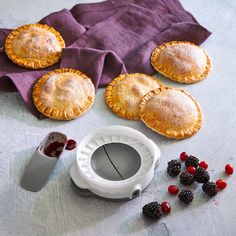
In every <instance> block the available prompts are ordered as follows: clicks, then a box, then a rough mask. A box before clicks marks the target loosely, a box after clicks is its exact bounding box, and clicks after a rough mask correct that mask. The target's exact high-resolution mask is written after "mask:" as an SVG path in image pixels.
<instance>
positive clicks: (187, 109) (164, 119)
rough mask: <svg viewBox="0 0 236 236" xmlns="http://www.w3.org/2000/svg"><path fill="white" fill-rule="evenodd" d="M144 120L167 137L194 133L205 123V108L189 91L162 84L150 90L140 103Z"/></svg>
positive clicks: (140, 112)
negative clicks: (202, 109) (162, 85)
mask: <svg viewBox="0 0 236 236" xmlns="http://www.w3.org/2000/svg"><path fill="white" fill-rule="evenodd" d="M139 114H140V117H141V119H142V121H143V122H144V123H145V124H146V126H148V127H149V128H151V129H152V130H154V131H155V132H158V133H160V134H162V135H164V136H166V137H168V138H175V139H183V138H187V137H190V136H192V135H193V134H194V133H196V132H197V131H198V130H199V129H200V128H201V125H202V116H203V115H202V111H201V107H200V105H199V104H198V102H197V101H196V100H195V99H194V98H193V97H192V96H191V95H190V94H189V93H187V92H186V91H184V90H181V89H177V88H169V87H162V88H159V89H155V90H153V91H151V92H149V93H147V94H146V95H145V96H144V97H143V99H142V101H141V103H140V105H139Z"/></svg>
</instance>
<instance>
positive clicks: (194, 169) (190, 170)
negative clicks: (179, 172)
mask: <svg viewBox="0 0 236 236" xmlns="http://www.w3.org/2000/svg"><path fill="white" fill-rule="evenodd" d="M187 172H188V173H189V174H191V175H194V174H195V172H196V168H195V167H193V166H189V167H188V168H187Z"/></svg>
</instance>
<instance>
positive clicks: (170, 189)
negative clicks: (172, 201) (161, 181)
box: [168, 185, 179, 195]
mask: <svg viewBox="0 0 236 236" xmlns="http://www.w3.org/2000/svg"><path fill="white" fill-rule="evenodd" d="M168 192H169V193H170V194H172V195H176V194H177V193H178V192H179V188H178V187H177V186H175V185H170V186H169V187H168Z"/></svg>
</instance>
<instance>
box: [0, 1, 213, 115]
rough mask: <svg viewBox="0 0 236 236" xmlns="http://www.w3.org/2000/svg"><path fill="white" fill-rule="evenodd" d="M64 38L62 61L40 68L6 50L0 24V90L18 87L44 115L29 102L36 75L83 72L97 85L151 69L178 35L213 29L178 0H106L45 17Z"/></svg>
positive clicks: (194, 38) (196, 35)
mask: <svg viewBox="0 0 236 236" xmlns="http://www.w3.org/2000/svg"><path fill="white" fill-rule="evenodd" d="M40 23H44V24H48V25H50V26H52V27H54V28H55V29H56V30H58V31H59V32H60V33H61V35H62V37H63V38H64V40H65V43H66V48H65V49H63V52H62V59H61V62H60V63H58V64H56V65H53V66H51V67H49V68H46V69H43V70H37V71H35V70H34V71H33V70H29V69H25V68H21V67H19V66H17V65H16V64H14V63H13V62H11V61H10V60H9V59H8V57H7V56H6V54H5V51H4V50H5V49H4V43H5V39H6V36H7V34H8V33H9V32H10V30H9V29H0V65H1V68H0V89H1V90H6V91H16V90H18V91H19V93H20V94H21V96H22V98H23V100H24V102H25V103H26V105H27V106H28V108H29V109H30V111H31V112H32V113H33V114H34V115H35V116H36V117H38V118H42V117H43V116H42V115H40V113H39V112H38V111H37V109H36V108H35V107H34V105H33V103H32V98H31V92H32V87H33V85H34V83H35V82H36V80H37V79H38V78H39V77H41V76H42V75H43V74H44V73H46V72H47V71H50V70H53V69H55V68H59V67H60V68H63V67H71V68H75V69H79V70H81V71H83V72H84V73H86V74H87V75H88V76H90V78H91V79H92V80H93V82H94V85H95V87H96V88H98V87H101V86H105V85H107V83H109V82H110V81H111V80H112V79H113V78H114V77H116V76H117V75H119V74H121V73H126V72H140V73H146V74H153V73H154V70H153V68H152V67H151V64H150V56H151V52H152V51H153V49H154V48H155V47H156V46H157V45H160V44H162V43H165V42H168V41H172V40H180V41H190V42H193V43H195V44H197V45H199V44H201V43H202V42H203V41H205V40H206V39H207V38H208V37H209V35H210V34H211V33H210V32H209V31H208V30H207V29H205V28H204V27H202V26H201V25H200V24H199V23H198V22H197V21H196V20H195V18H194V17H193V16H192V15H191V14H190V13H189V12H187V11H185V10H184V8H183V7H182V5H181V4H180V2H179V1H178V0H109V1H105V2H101V3H90V4H78V5H76V6H74V7H73V8H72V9H71V10H70V11H69V10H66V9H64V10H62V11H59V12H55V13H52V14H50V15H48V16H46V17H45V18H43V19H42V20H41V21H40Z"/></svg>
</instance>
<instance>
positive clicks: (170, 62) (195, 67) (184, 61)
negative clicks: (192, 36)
mask: <svg viewBox="0 0 236 236" xmlns="http://www.w3.org/2000/svg"><path fill="white" fill-rule="evenodd" d="M157 60H158V63H159V64H160V65H162V67H166V68H168V69H169V70H171V71H173V73H174V74H176V75H186V74H188V75H194V74H202V73H204V71H205V68H206V66H207V58H206V55H205V54H204V52H203V50H202V49H200V48H198V47H197V46H193V45H189V44H176V45H171V46H169V47H166V48H165V49H163V50H161V51H160V54H159V56H158V58H157Z"/></svg>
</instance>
